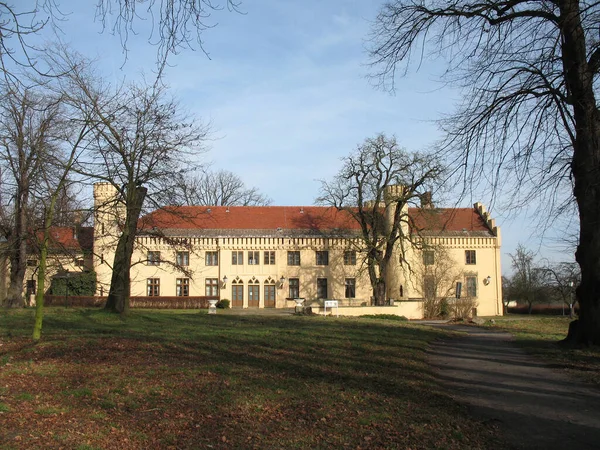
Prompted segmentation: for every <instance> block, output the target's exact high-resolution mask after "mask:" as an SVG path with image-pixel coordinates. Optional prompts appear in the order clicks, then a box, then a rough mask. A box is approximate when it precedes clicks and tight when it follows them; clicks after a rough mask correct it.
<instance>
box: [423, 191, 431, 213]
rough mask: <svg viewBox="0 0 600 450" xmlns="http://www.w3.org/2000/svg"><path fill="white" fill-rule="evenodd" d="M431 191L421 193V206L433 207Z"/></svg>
mask: <svg viewBox="0 0 600 450" xmlns="http://www.w3.org/2000/svg"><path fill="white" fill-rule="evenodd" d="M431 197H432V193H431V191H427V192H423V193H422V194H421V208H426V209H432V208H433V201H432V200H431Z"/></svg>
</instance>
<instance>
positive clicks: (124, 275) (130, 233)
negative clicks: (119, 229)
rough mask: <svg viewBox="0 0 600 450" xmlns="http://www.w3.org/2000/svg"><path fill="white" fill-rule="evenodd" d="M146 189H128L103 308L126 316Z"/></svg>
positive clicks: (136, 187)
mask: <svg viewBox="0 0 600 450" xmlns="http://www.w3.org/2000/svg"><path fill="white" fill-rule="evenodd" d="M146 192H147V189H146V188H145V187H141V186H133V187H128V189H127V200H126V207H127V212H126V215H125V224H124V226H123V233H122V234H121V236H120V237H119V241H118V243H117V249H116V251H115V259H114V263H113V271H112V277H111V280H110V291H109V293H108V298H107V300H106V306H105V307H104V308H105V309H106V310H108V311H112V312H118V313H121V314H127V312H128V310H129V289H130V273H129V270H130V268H131V256H132V254H133V248H134V244H135V237H136V233H137V222H138V219H139V217H140V213H141V211H142V205H143V203H144V199H145V198H146Z"/></svg>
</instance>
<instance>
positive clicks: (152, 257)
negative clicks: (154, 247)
mask: <svg viewBox="0 0 600 450" xmlns="http://www.w3.org/2000/svg"><path fill="white" fill-rule="evenodd" d="M146 260H147V264H148V265H149V266H159V265H160V252H148V256H147V257H146Z"/></svg>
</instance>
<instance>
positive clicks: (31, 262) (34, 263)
mask: <svg viewBox="0 0 600 450" xmlns="http://www.w3.org/2000/svg"><path fill="white" fill-rule="evenodd" d="M37 263H38V262H37V259H28V260H27V265H28V266H29V267H35V266H37Z"/></svg>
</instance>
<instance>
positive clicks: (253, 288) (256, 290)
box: [248, 284, 260, 308]
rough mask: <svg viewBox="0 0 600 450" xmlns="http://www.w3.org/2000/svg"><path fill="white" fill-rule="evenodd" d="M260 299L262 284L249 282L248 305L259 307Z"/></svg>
mask: <svg viewBox="0 0 600 450" xmlns="http://www.w3.org/2000/svg"><path fill="white" fill-rule="evenodd" d="M259 301H260V285H258V284H249V285H248V307H250V308H258V305H259Z"/></svg>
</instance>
